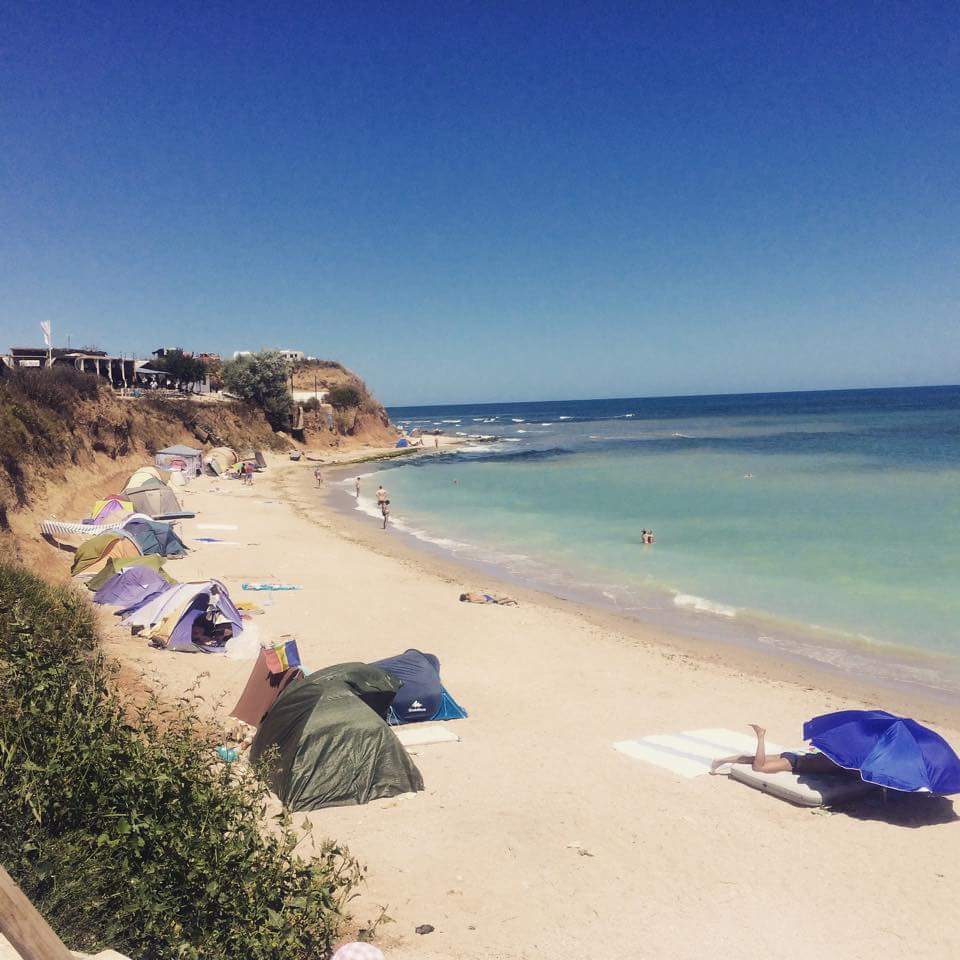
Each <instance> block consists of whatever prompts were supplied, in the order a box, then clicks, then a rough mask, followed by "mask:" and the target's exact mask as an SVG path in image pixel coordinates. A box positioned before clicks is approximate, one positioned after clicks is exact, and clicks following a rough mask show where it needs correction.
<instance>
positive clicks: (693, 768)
mask: <svg viewBox="0 0 960 960" xmlns="http://www.w3.org/2000/svg"><path fill="white" fill-rule="evenodd" d="M756 748H757V738H756V737H755V736H754V735H753V734H752V733H742V732H740V731H737V730H724V729H718V730H688V731H686V732H684V733H657V734H653V736H649V737H641V739H639V740H620V741H618V742H617V743H615V744H614V745H613V749H614V750H619V751H620V753H625V754H626V755H627V756H628V757H633V758H634V759H635V760H644V761H646V762H647V763H652V764H654V765H655V766H658V767H662V768H663V769H664V770H669V771H671V772H672V773H676V774H679V775H680V776H681V777H688V778H693V777H699V776H702V775H703V774H705V773H709V772H710V765H711V764H712V763H713V761H714V760H720V759H722V758H723V757H729V756H733V755H734V754H752V753H753V752H754V751H755V750H756ZM766 750H767V753H768V754H773V755H774V756H775V755H776V754H778V753H782V752H783V750H784V748H783V747H781V746H778V745H777V744H775V743H771V742H770V741H769V740H768V741H767V743H766Z"/></svg>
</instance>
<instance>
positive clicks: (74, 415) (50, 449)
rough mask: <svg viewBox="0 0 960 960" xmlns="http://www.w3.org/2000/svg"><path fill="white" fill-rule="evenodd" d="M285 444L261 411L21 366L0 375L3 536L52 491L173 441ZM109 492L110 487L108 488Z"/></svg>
mask: <svg viewBox="0 0 960 960" xmlns="http://www.w3.org/2000/svg"><path fill="white" fill-rule="evenodd" d="M210 434H215V435H216V437H217V438H218V439H219V440H221V441H222V442H224V443H227V444H229V445H231V446H234V447H257V448H261V449H283V448H285V447H287V446H289V442H288V441H287V440H285V439H284V438H283V437H281V436H278V435H277V434H275V433H274V432H273V430H271V429H270V427H269V425H268V424H267V422H266V420H265V419H264V417H263V414H262V413H261V412H260V411H259V410H257V409H255V408H253V407H251V406H249V405H248V404H243V403H237V402H225V403H199V402H197V401H193V400H188V399H183V400H180V399H173V400H167V399H161V398H153V397H141V398H138V399H133V398H129V397H121V396H118V395H117V394H116V393H114V391H113V390H112V389H111V388H110V387H109V386H106V385H105V384H103V382H102V381H100V380H98V379H97V378H96V377H94V376H93V375H91V374H82V373H78V372H77V371H75V370H72V369H68V368H53V369H52V370H40V369H24V370H19V371H13V372H7V373H5V374H4V375H3V376H2V377H0V533H2V532H4V531H5V530H9V527H10V522H11V516H12V515H13V514H15V513H17V512H22V511H25V510H27V509H28V508H29V507H30V506H31V505H33V504H34V503H38V502H40V501H43V500H44V499H47V497H48V494H49V492H50V491H51V490H52V489H54V488H56V487H57V486H60V485H63V484H64V483H66V482H68V478H71V479H70V480H69V482H71V483H75V482H78V480H77V478H79V477H81V476H83V475H85V474H87V473H90V474H91V475H93V474H102V473H104V472H105V471H110V470H111V469H116V467H117V465H118V464H123V463H125V462H126V461H127V460H131V461H132V460H136V461H137V462H143V460H144V459H147V460H150V459H152V456H153V453H154V452H155V451H156V450H159V449H162V448H163V447H165V446H169V445H170V444H173V443H188V444H191V445H192V446H195V447H204V446H205V445H209V444H205V443H204V442H203V438H208V437H209V435H210ZM105 492H111V491H105Z"/></svg>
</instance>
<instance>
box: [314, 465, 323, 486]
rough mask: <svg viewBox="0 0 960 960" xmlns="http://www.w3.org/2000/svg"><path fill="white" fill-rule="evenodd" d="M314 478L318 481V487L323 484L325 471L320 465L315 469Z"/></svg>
mask: <svg viewBox="0 0 960 960" xmlns="http://www.w3.org/2000/svg"><path fill="white" fill-rule="evenodd" d="M313 478H314V480H316V481H317V486H318V487H319V486H321V485H322V484H323V471H322V470H321V469H320V468H319V467H317V468H316V469H315V470H314V471H313Z"/></svg>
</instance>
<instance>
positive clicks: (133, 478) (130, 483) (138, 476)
mask: <svg viewBox="0 0 960 960" xmlns="http://www.w3.org/2000/svg"><path fill="white" fill-rule="evenodd" d="M148 480H158V481H159V482H160V483H166V482H167V478H166V477H165V476H164V475H163V474H162V473H161V472H160V471H159V470H158V469H157V468H156V467H154V466H152V465H151V464H146V465H145V466H142V467H137V469H136V470H134V471H133V473H131V474H130V478H129V479H128V480H127V482H126V483H125V484H124V486H123V490H122V491H121V492H122V493H126V492H127V491H128V490H136V489H137V487H142V486H143V485H144V484H145V483H146V482H147V481H148Z"/></svg>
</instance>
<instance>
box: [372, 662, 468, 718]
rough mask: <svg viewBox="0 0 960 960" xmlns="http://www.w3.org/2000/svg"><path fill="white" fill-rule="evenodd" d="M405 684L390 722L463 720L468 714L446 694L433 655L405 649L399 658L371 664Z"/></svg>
mask: <svg viewBox="0 0 960 960" xmlns="http://www.w3.org/2000/svg"><path fill="white" fill-rule="evenodd" d="M371 666H374V667H380V669H381V670H386V671H387V673H389V674H390V676H392V677H396V678H397V679H398V680H400V681H402V683H403V686H402V687H401V688H400V691H399V692H398V693H397V695H396V697H395V698H394V700H393V703H392V704H391V705H390V711H389V712H388V714H387V722H388V723H415V722H416V721H418V720H460V719H462V718H463V717H466V716H467V711H466V710H464V709H463V707H461V706H460V704H459V703H457V701H456V700H454V699H453V697H451V696H450V694H449V693H447V691H446V689H445V688H444V686H443V684H442V683H441V682H440V661H439V660H438V659H437V658H436V657H435V656H434V655H433V654H432V653H421V652H420V651H419V650H405V651H404V652H403V653H401V654H400V655H399V656H397V657H389V658H388V659H386V660H377V661H376V662H375V663H373V664H371Z"/></svg>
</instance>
